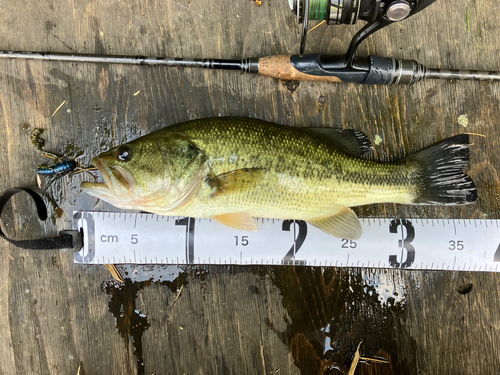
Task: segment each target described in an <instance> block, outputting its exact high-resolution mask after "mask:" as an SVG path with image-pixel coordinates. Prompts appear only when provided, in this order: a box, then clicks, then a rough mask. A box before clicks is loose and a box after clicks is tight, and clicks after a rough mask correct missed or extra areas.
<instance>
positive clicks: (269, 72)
mask: <svg viewBox="0 0 500 375" xmlns="http://www.w3.org/2000/svg"><path fill="white" fill-rule="evenodd" d="M2 58H3V59H30V60H44V61H59V62H76V63H96V64H122V65H147V66H168V67H188V68H202V69H215V70H239V71H242V72H246V73H257V74H261V75H265V76H268V77H272V78H277V79H282V80H297V81H324V82H354V83H361V84H372V85H395V84H399V85H411V84H414V83H416V82H419V81H422V80H423V79H427V78H432V79H449V80H452V79H456V80H478V81H498V82H500V72H487V71H477V70H449V69H429V68H426V67H425V66H423V65H422V64H419V63H418V62H416V61H414V60H400V59H394V58H392V57H380V56H368V57H357V58H356V59H355V61H354V65H353V67H346V66H345V65H344V64H343V62H344V60H343V56H328V55H324V54H319V53H318V54H310V55H304V56H300V55H292V56H290V55H277V56H267V57H261V58H247V59H243V60H227V59H181V58H168V57H126V56H97V55H79V54H57V53H40V52H11V51H0V59H2Z"/></svg>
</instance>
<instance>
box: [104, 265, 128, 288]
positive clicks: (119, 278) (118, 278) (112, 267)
mask: <svg viewBox="0 0 500 375" xmlns="http://www.w3.org/2000/svg"><path fill="white" fill-rule="evenodd" d="M105 266H106V268H107V269H108V271H109V272H110V273H111V276H113V279H115V280H116V281H118V282H120V283H122V284H125V281H124V280H123V277H122V275H121V273H120V271H118V268H116V266H115V265H114V264H105Z"/></svg>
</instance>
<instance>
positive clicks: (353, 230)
mask: <svg viewBox="0 0 500 375" xmlns="http://www.w3.org/2000/svg"><path fill="white" fill-rule="evenodd" d="M309 223H311V224H312V225H314V226H315V227H317V228H319V229H321V230H322V231H323V232H326V233H328V234H330V235H332V236H334V237H338V238H344V239H346V240H357V239H358V238H359V237H361V233H362V228H361V223H360V222H359V219H358V217H357V216H356V214H355V213H354V211H353V210H351V209H350V208H349V207H344V208H342V209H341V210H340V211H339V213H337V214H335V215H333V216H330V217H327V218H323V219H318V220H309Z"/></svg>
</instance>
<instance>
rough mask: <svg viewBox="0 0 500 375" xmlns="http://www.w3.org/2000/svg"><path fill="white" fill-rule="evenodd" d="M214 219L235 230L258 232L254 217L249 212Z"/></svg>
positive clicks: (214, 217)
mask: <svg viewBox="0 0 500 375" xmlns="http://www.w3.org/2000/svg"><path fill="white" fill-rule="evenodd" d="M212 219H214V220H215V221H217V222H219V223H221V224H224V225H226V226H228V227H230V228H233V229H241V230H248V231H256V230H258V228H257V225H256V224H255V221H254V220H253V217H252V215H250V214H249V213H248V212H247V211H243V212H236V213H233V214H223V215H217V216H213V217H212Z"/></svg>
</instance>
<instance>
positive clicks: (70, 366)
mask: <svg viewBox="0 0 500 375" xmlns="http://www.w3.org/2000/svg"><path fill="white" fill-rule="evenodd" d="M287 3H288V2H287V1H285V0H281V1H280V0H274V1H268V0H263V1H262V5H261V6H258V4H257V2H252V1H250V0H247V1H236V2H229V3H228V2H210V1H209V2H206V1H201V0H191V1H184V0H176V1H173V0H172V1H153V0H129V1H120V0H118V1H115V0H46V1H45V0H41V1H33V0H18V1H3V0H0V20H1V21H2V22H0V35H1V36H2V38H1V39H0V40H1V41H0V49H2V50H16V51H45V52H65V53H91V54H94V53H97V54H113V55H129V56H137V55H142V56H172V57H185V58H190V57H196V58H200V57H206V58H209V57H210V58H241V57H254V56H255V57H262V56H268V55H276V54H295V53H297V52H298V48H299V42H300V40H299V32H300V27H299V26H297V25H296V24H295V19H294V16H293V15H292V13H291V12H290V10H289V8H288V4H287ZM499 13H500V5H499V3H498V2H497V1H495V0H476V1H472V0H457V1H453V2H448V1H438V2H437V3H435V4H433V5H432V6H430V7H429V8H427V9H426V10H425V11H423V12H421V13H420V14H418V15H416V16H414V17H412V18H411V19H409V20H406V21H404V22H401V23H400V24H394V25H391V26H390V27H388V28H387V29H384V30H382V31H380V32H378V33H377V34H376V35H375V36H373V37H371V38H369V39H368V40H367V41H366V42H364V43H363V44H362V46H361V47H360V50H359V54H362V55H367V54H378V55H381V56H393V57H397V58H407V59H415V60H417V61H419V62H420V63H422V64H424V65H426V66H428V67H438V68H460V69H479V70H500V58H499V57H500V56H499V53H500V52H499V44H498V30H499V26H498V16H497V15H498V14H499ZM467 20H468V21H467ZM359 27H361V22H360V24H359V25H356V26H338V27H334V26H330V27H327V26H325V25H323V26H321V27H319V28H318V29H316V30H314V31H313V32H312V33H311V34H310V35H309V37H308V44H307V47H306V48H307V52H323V53H329V54H339V53H342V52H344V51H345V49H346V48H347V45H348V43H349V41H350V38H351V37H352V36H353V35H354V33H355V32H356V31H357V30H358V29H359ZM61 103H64V104H63V105H62V107H61V108H60V109H59V110H58V111H57V112H56V109H57V108H58V107H59V106H60V105H61ZM464 115H466V116H467V118H468V126H467V127H464V126H463V125H461V124H460V123H459V121H458V118H459V116H464ZM212 116H244V117H245V116H246V117H253V118H259V119H264V120H268V121H273V122H276V123H280V124H287V125H293V126H331V127H344V128H353V129H358V130H362V131H364V132H365V133H366V134H367V135H368V137H369V138H370V139H371V140H372V141H374V140H375V139H376V137H377V136H378V137H380V139H381V142H377V144H376V145H375V144H374V151H373V153H372V155H371V156H370V157H373V158H374V159H378V160H385V161H389V160H395V159H397V158H400V157H402V156H405V155H408V154H410V153H412V152H415V151H417V150H420V149H422V148H423V147H425V146H428V145H431V144H433V143H435V142H437V141H439V140H442V139H444V138H446V137H450V136H453V135H456V134H460V133H464V132H470V133H478V134H482V135H484V136H485V137H486V138H483V137H479V136H477V137H474V146H473V147H472V148H471V163H470V167H469V173H470V175H471V177H472V178H473V179H474V180H475V182H476V184H477V187H478V192H479V200H478V202H477V203H476V204H474V205H471V206H467V207H462V208H460V207H458V208H457V207H446V208H442V207H441V208H436V207H408V206H397V205H391V204H387V205H372V206H366V207H362V208H358V209H356V211H357V213H359V214H360V216H364V217H420V218H480V219H500V214H499V212H500V199H499V197H500V194H499V193H500V191H499V176H498V170H499V168H500V159H499V158H498V147H499V139H500V137H499V135H500V128H499V126H498V119H499V118H500V85H499V84H491V83H486V82H450V81H446V80H444V81H431V80H428V81H424V82H421V83H418V84H416V85H415V86H412V87H385V86H384V87H364V86H356V85H349V84H335V83H318V82H300V83H297V82H295V83H290V82H281V81H278V80H273V79H270V78H267V77H263V76H255V75H242V74H240V73H239V72H224V71H219V72H214V71H203V70H195V69H180V68H171V69H167V68H160V67H141V66H119V65H95V64H76V63H58V62H36V61H22V60H2V61H0V137H1V138H2V140H3V142H2V146H1V151H2V152H1V153H0V166H1V167H0V176H1V178H0V187H1V190H5V189H6V188H9V187H14V186H19V187H32V188H36V186H37V183H36V180H35V169H36V167H37V166H38V165H39V164H41V163H43V162H45V161H46V160H44V159H43V158H42V157H41V156H40V153H39V151H37V150H36V149H35V148H34V147H33V145H32V143H31V140H30V135H31V132H32V131H33V130H34V129H35V128H40V129H44V132H43V133H42V138H43V139H45V149H46V150H48V151H53V152H57V153H60V154H67V155H70V156H71V157H78V159H77V161H78V162H79V163H80V164H81V165H83V166H85V165H88V164H89V163H90V160H91V158H92V157H93V156H95V155H97V154H98V153H99V152H100V151H104V150H106V149H108V148H109V147H111V146H115V145H118V144H120V143H122V142H124V141H127V140H131V139H133V138H136V137H138V136H140V135H144V134H147V133H149V132H150V131H153V130H156V129H159V128H161V127H164V126H168V125H171V124H174V123H178V122H181V121H186V120H189V119H193V118H201V117H212ZM461 118H462V119H463V118H464V117H461ZM84 178H88V177H86V176H84V175H76V176H73V177H68V176H66V177H64V178H62V179H60V180H57V181H55V182H54V183H52V184H51V185H50V187H49V188H48V189H47V190H46V192H45V194H44V197H45V198H46V200H47V201H48V202H49V216H50V218H49V219H48V220H47V222H45V223H40V222H38V221H37V220H36V219H35V218H34V217H33V215H32V212H33V210H34V208H33V205H32V203H31V202H29V201H28V198H27V197H22V196H19V197H16V198H15V199H14V200H13V202H12V207H11V209H10V210H8V212H5V213H4V215H3V216H2V225H3V228H4V229H5V231H6V232H7V233H8V234H9V235H11V236H13V237H17V238H36V237H42V236H47V235H52V234H55V233H57V231H59V230H63V229H69V228H70V226H71V215H72V211H73V210H75V209H82V208H84V209H92V208H94V207H93V204H94V203H95V202H94V201H93V200H92V199H89V198H88V197H85V196H84V194H83V193H81V191H80V188H79V186H80V182H81V181H82V179H84ZM13 212H14V214H13ZM395 246H397V245H396V244H395ZM0 247H1V255H0V276H1V277H0V299H1V301H2V303H1V304H0V327H1V333H0V374H2V375H3V374H5V375H7V374H77V373H78V371H80V374H86V375H89V374H106V375H109V374H148V375H149V374H156V375H158V374H242V373H244V374H264V373H266V374H271V373H272V374H342V373H343V374H347V373H348V371H349V367H350V363H351V359H352V357H353V356H354V352H355V350H356V348H357V346H358V344H359V342H360V341H363V344H362V345H361V351H360V353H361V356H362V357H371V358H374V357H384V358H386V359H388V360H389V361H390V364H380V363H371V364H363V363H360V364H359V365H358V367H357V369H356V374H402V373H405V374H478V373H480V374H488V373H489V374H492V373H496V372H497V371H498V368H500V360H499V358H500V355H499V354H500V353H499V350H500V349H499V348H500V342H499V341H500V339H499V338H500V314H499V310H500V300H499V292H500V291H499V286H500V278H499V277H500V276H499V275H497V274H494V273H472V272H441V271H425V272H420V271H400V270H368V269H357V268H344V269H341V268H309V267H290V266H284V267H222V266H217V267H215V266H205V267H187V266H179V267H177V266H168V267H156V268H155V267H152V268H151V267H148V268H145V267H138V268H137V269H134V268H132V267H121V271H122V272H123V273H124V275H125V277H126V278H127V279H126V280H125V281H126V282H125V284H123V285H120V284H118V283H116V282H115V281H114V280H113V279H112V278H111V276H110V274H109V272H108V271H107V270H106V269H105V268H104V267H100V266H75V265H74V264H73V259H72V255H71V254H68V253H61V252H59V251H46V252H34V251H29V250H22V249H19V248H16V247H14V246H10V245H7V244H6V242H1V243H0ZM471 286H472V289H470V287H471ZM179 291H180V294H179ZM459 292H460V293H459ZM464 293H465V294H464ZM176 297H178V298H177V299H176ZM79 368H80V370H79Z"/></svg>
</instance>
